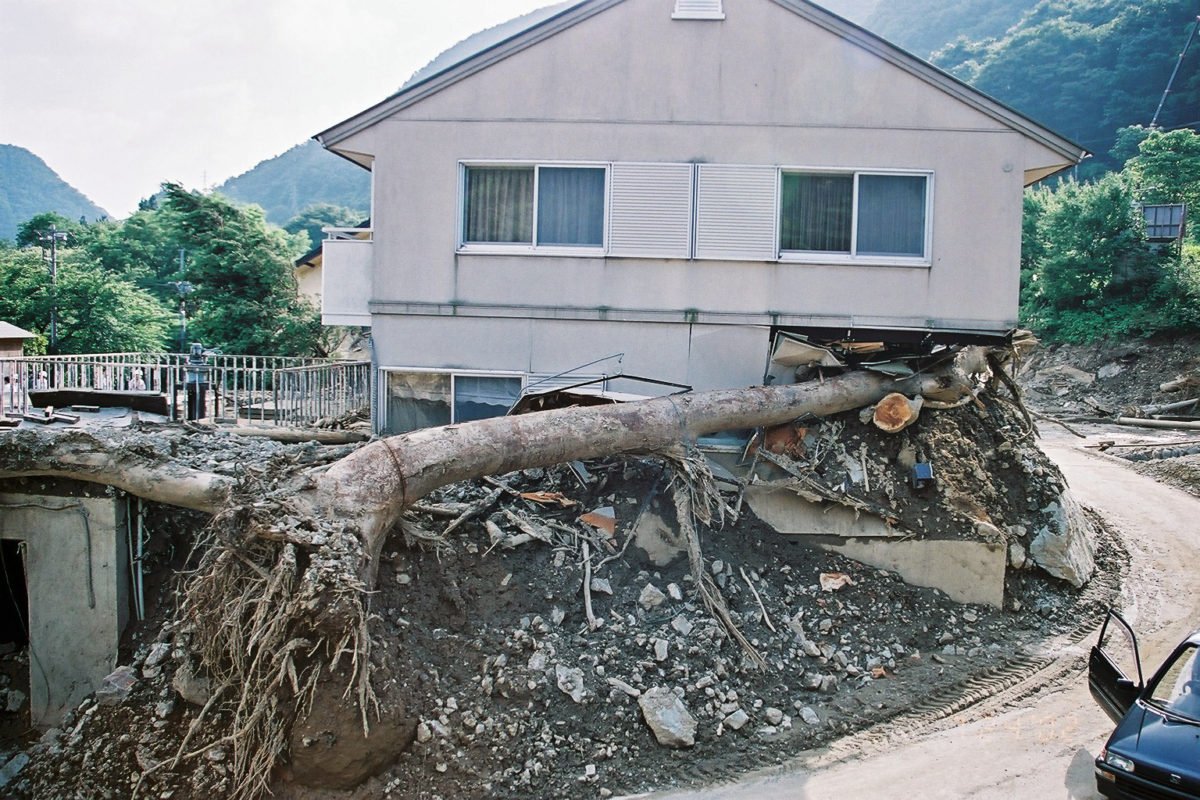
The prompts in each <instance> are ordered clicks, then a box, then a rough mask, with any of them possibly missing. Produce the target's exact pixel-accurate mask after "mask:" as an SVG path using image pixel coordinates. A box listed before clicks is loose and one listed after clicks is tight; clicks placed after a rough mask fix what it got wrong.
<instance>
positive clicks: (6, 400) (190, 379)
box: [0, 353, 371, 427]
mask: <svg viewBox="0 0 1200 800" xmlns="http://www.w3.org/2000/svg"><path fill="white" fill-rule="evenodd" d="M0 380H3V384H0V392H2V394H0V412H8V413H13V414H23V413H27V412H28V411H29V409H30V406H31V403H30V392H35V393H36V392H37V391H38V390H44V389H56V390H82V391H85V392H87V393H89V394H91V395H92V396H94V397H96V398H97V400H99V399H100V398H103V397H104V396H105V395H106V394H107V395H108V396H109V398H111V397H112V394H113V393H131V392H132V393H139V394H140V393H146V394H157V395H161V396H163V397H164V398H166V407H167V410H168V416H169V418H170V419H172V420H177V419H181V418H183V417H185V416H186V417H191V418H210V419H218V420H223V421H231V422H250V421H253V422H270V423H273V424H276V425H288V426H293V427H305V426H311V425H313V424H315V423H316V422H317V421H318V420H321V419H324V418H327V417H337V416H340V415H342V414H345V413H348V412H351V411H357V410H359V409H362V408H369V407H370V404H371V399H370V398H371V385H370V384H371V365H370V362H367V361H337V360H333V359H321V358H286V357H282V356H243V355H215V354H213V355H207V356H205V358H204V359H203V361H202V362H199V361H196V360H194V359H193V360H192V361H189V357H188V355H186V354H182V353H101V354H89V355H69V356H30V357H24V358H0ZM197 383H199V384H201V385H203V387H204V389H203V391H198V390H197V388H196V384H197ZM97 404H100V403H97Z"/></svg>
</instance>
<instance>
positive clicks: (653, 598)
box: [638, 583, 667, 611]
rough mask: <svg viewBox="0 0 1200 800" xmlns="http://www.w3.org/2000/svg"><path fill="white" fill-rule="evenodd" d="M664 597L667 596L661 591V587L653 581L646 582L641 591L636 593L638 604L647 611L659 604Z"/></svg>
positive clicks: (662, 601)
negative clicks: (638, 593)
mask: <svg viewBox="0 0 1200 800" xmlns="http://www.w3.org/2000/svg"><path fill="white" fill-rule="evenodd" d="M666 599H667V596H666V595H665V594H663V593H662V590H661V589H659V588H658V587H657V586H655V585H654V584H653V583H647V584H646V587H645V588H644V589H642V593H641V594H640V595H638V605H640V606H641V607H642V608H644V609H646V610H647V611H649V610H651V609H653V608H658V607H659V606H661V605H662V604H663V603H664V602H665V601H666Z"/></svg>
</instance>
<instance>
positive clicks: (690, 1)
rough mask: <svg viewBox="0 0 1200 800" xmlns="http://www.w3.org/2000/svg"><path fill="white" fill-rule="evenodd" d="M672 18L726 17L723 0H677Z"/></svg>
mask: <svg viewBox="0 0 1200 800" xmlns="http://www.w3.org/2000/svg"><path fill="white" fill-rule="evenodd" d="M671 19H725V12H724V10H723V9H722V8H721V0H675V12H674V13H673V14H671Z"/></svg>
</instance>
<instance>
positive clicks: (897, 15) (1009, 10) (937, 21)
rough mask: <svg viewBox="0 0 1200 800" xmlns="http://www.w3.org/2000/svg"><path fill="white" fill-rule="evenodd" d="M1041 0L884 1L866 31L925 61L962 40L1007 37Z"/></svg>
mask: <svg viewBox="0 0 1200 800" xmlns="http://www.w3.org/2000/svg"><path fill="white" fill-rule="evenodd" d="M1037 4H1038V0H955V2H945V0H884V2H880V3H877V4H875V7H874V10H873V11H872V12H871V14H870V15H869V16H867V17H866V28H867V29H868V30H871V31H873V32H874V33H877V34H879V35H880V36H882V37H883V38H885V39H887V40H888V41H890V42H892V43H893V44H898V45H900V46H901V47H903V48H904V49H905V50H908V51H909V52H910V53H913V54H914V55H918V56H920V57H921V58H929V56H930V55H931V54H932V53H934V52H935V51H937V50H940V49H941V48H943V47H945V46H946V45H947V44H949V43H950V42H953V41H954V40H955V39H958V38H959V37H965V38H966V39H967V40H969V41H972V42H979V41H984V40H987V39H994V38H997V37H1000V36H1003V35H1004V33H1005V32H1006V31H1007V30H1008V29H1009V28H1011V27H1012V26H1013V25H1015V24H1017V22H1018V21H1020V19H1021V16H1022V15H1023V14H1024V13H1025V12H1026V11H1029V10H1030V9H1031V8H1033V7H1034V6H1036V5H1037Z"/></svg>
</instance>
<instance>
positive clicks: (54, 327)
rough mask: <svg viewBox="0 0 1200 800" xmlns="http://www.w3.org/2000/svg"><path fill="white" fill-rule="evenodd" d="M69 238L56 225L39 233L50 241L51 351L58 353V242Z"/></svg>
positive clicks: (40, 236)
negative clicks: (45, 231) (47, 230)
mask: <svg viewBox="0 0 1200 800" xmlns="http://www.w3.org/2000/svg"><path fill="white" fill-rule="evenodd" d="M66 240H67V232H66V231H60V230H58V228H57V227H56V226H54V225H51V226H50V230H49V232H47V233H41V234H38V241H40V242H42V243H43V244H44V243H46V242H49V243H50V352H51V353H55V354H57V353H58V243H59V242H65V241H66Z"/></svg>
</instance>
